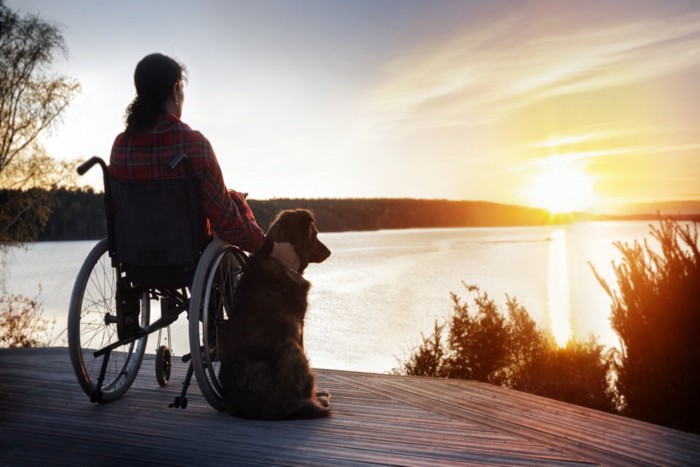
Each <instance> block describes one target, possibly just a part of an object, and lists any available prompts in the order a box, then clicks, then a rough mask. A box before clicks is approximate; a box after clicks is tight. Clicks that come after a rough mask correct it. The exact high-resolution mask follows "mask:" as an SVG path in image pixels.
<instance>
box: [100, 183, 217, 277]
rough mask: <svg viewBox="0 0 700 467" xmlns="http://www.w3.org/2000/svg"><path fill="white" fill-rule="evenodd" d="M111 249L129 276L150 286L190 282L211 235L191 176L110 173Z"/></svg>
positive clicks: (113, 256) (116, 261) (115, 258)
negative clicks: (130, 178) (131, 177)
mask: <svg viewBox="0 0 700 467" xmlns="http://www.w3.org/2000/svg"><path fill="white" fill-rule="evenodd" d="M110 198H111V203H110V204H111V209H110V211H111V222H112V226H111V239H110V240H111V242H110V255H111V256H112V261H113V263H114V264H115V265H117V264H119V265H120V266H121V267H122V268H123V270H124V271H125V272H126V276H127V278H128V279H129V280H130V281H131V282H134V283H138V284H141V285H145V286H147V287H186V286H189V285H191V282H192V277H193V276H194V270H195V268H196V266H197V262H198V260H199V257H200V255H201V254H202V252H203V251H204V248H205V247H206V245H207V243H208V242H209V240H210V239H209V237H208V235H207V229H206V221H205V220H204V218H203V215H202V214H201V207H200V204H199V203H200V199H199V193H198V190H197V189H196V188H195V180H194V177H193V176H192V175H191V174H188V176H187V177H183V178H175V179H167V180H155V181H147V182H124V181H118V180H115V179H113V178H112V179H110Z"/></svg>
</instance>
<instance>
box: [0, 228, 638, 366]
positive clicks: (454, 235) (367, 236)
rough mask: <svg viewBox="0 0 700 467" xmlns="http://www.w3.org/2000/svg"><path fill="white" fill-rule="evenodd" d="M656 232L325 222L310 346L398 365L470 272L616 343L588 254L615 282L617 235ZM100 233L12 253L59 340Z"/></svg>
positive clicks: (357, 360) (570, 330)
mask: <svg viewBox="0 0 700 467" xmlns="http://www.w3.org/2000/svg"><path fill="white" fill-rule="evenodd" d="M645 237H646V238H649V237H650V236H649V223H648V222H591V223H579V224H573V225H568V226H564V227H512V228H459V229H416V230H396V231H389V230H388V231H379V232H344V233H326V234H324V233H322V234H321V239H322V240H323V241H324V242H325V243H326V244H327V245H328V247H329V248H330V249H331V250H332V252H333V254H332V255H331V257H330V258H329V259H328V260H327V261H326V262H324V263H322V264H313V265H310V266H309V268H308V269H307V272H306V277H307V278H308V279H309V280H310V281H311V282H312V284H313V286H312V289H311V292H310V295H309V311H308V313H307V320H306V328H305V331H304V341H305V345H306V351H307V354H308V355H309V358H310V360H311V364H312V365H313V366H315V367H317V368H335V369H344V370H357V371H372V372H386V371H389V370H391V369H392V368H394V367H396V366H397V365H398V360H397V358H398V359H401V360H403V359H405V358H406V357H407V356H408V355H409V350H410V349H411V348H413V347H414V346H416V345H417V344H419V343H420V341H421V333H423V334H425V335H428V334H430V333H431V332H432V329H433V324H434V322H435V320H436V319H437V320H439V321H440V322H442V321H443V320H444V319H446V318H448V317H449V316H450V314H451V312H452V301H451V299H450V292H455V293H456V294H457V295H459V296H460V297H462V299H463V301H467V300H468V301H469V302H470V303H472V298H473V294H469V293H468V292H467V290H466V289H465V288H464V286H463V284H462V281H464V282H465V283H467V284H474V285H477V286H479V287H480V288H481V290H482V291H484V292H486V293H488V294H489V296H490V297H492V298H494V299H495V301H496V303H497V304H498V305H499V306H500V307H501V309H502V311H504V312H505V302H506V294H508V295H509V296H511V297H515V298H517V300H518V302H519V303H521V304H522V305H524V306H525V308H527V310H528V312H529V313H530V314H531V315H532V317H533V318H534V319H535V320H536V321H537V322H538V323H539V324H540V325H541V326H543V327H548V328H550V329H552V330H553V332H554V333H555V336H556V337H557V340H559V341H560V342H565V341H566V340H567V339H568V338H569V337H572V336H573V337H575V338H577V339H587V338H588V337H589V336H591V335H594V336H596V337H597V338H598V339H599V341H600V342H601V343H602V344H605V345H608V346H616V345H618V341H617V336H616V334H615V333H614V332H613V331H612V330H611V329H610V325H609V315H610V299H609V298H608V296H607V295H606V294H605V292H604V291H603V289H602V287H601V286H600V285H599V284H598V282H597V281H596V279H595V277H594V275H593V273H592V271H591V268H590V266H589V264H588V263H589V262H590V263H592V264H593V265H594V266H595V267H596V269H597V270H598V271H599V273H601V275H602V276H604V277H605V278H606V279H607V280H608V282H609V283H611V284H614V283H615V281H614V275H613V272H612V266H611V262H612V261H616V262H619V261H620V257H621V255H620V254H619V252H618V251H617V249H615V248H614V246H613V242H614V241H618V240H619V241H626V242H632V241H633V240H635V239H638V240H641V239H643V238H645ZM95 243H96V242H92V241H90V242H46V243H37V244H34V245H33V246H32V247H31V248H30V249H29V250H27V251H24V250H14V252H13V255H14V259H13V261H12V263H11V265H10V268H9V275H10V276H9V280H8V281H7V288H8V290H9V291H10V292H14V293H24V294H26V295H30V296H36V295H37V294H39V299H40V301H41V302H42V303H43V306H44V316H45V317H46V318H55V319H56V325H55V329H54V335H56V336H57V339H58V341H57V345H65V333H64V334H63V335H60V333H61V332H62V331H63V330H64V329H65V327H66V320H67V308H68V302H69V299H70V293H71V289H72V287H73V281H74V279H75V276H76V275H77V272H78V270H79V269H80V266H81V264H82V262H83V260H84V259H85V257H86V256H87V254H88V252H89V251H90V249H91V248H92V247H93V246H94V244H95ZM156 306H157V304H156ZM156 310H157V308H156ZM171 329H172V332H173V342H172V343H171V346H172V347H173V348H174V350H175V353H176V355H182V354H184V353H187V352H189V349H188V341H187V323H186V319H185V318H184V315H183V316H182V317H181V319H180V320H178V321H177V322H176V323H174V325H173V326H172V328H171ZM156 335H157V334H156ZM156 335H152V336H151V339H150V341H149V344H148V349H149V351H151V352H154V351H155V349H156V347H157V342H156Z"/></svg>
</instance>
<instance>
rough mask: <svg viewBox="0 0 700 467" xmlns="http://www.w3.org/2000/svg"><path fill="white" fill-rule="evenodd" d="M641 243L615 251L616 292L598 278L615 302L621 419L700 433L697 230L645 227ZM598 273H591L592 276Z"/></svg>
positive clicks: (669, 224) (668, 223)
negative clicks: (648, 235)
mask: <svg viewBox="0 0 700 467" xmlns="http://www.w3.org/2000/svg"><path fill="white" fill-rule="evenodd" d="M650 227H651V235H652V237H653V238H654V239H655V240H656V241H657V242H658V244H659V247H658V248H657V249H654V248H651V247H650V246H649V244H648V242H647V241H646V240H645V241H644V242H643V244H642V243H639V242H637V241H635V242H634V243H633V244H632V245H630V244H627V243H620V242H617V243H615V246H616V247H617V249H618V250H619V251H620V252H621V253H622V262H621V263H620V264H614V265H613V267H614V271H615V275H616V278H617V286H618V287H617V290H613V289H612V288H611V287H610V286H609V285H608V284H607V283H606V281H605V280H604V279H602V278H601V277H600V275H599V274H598V273H597V272H596V277H597V278H598V281H599V282H600V283H601V285H602V286H603V287H604V288H605V290H606V292H607V293H608V295H610V297H611V299H612V305H611V311H612V313H611V323H612V327H613V329H614V330H615V332H616V333H617V334H618V335H619V337H620V340H621V349H620V350H619V351H617V352H616V354H615V369H616V373H617V377H616V383H615V384H616V388H617V391H618V393H619V394H620V396H621V401H622V404H623V410H624V412H625V413H626V414H628V415H630V416H632V417H634V418H638V419H641V420H645V421H648V422H652V423H657V424H661V425H666V426H670V427H674V428H679V429H683V430H688V431H695V432H700V398H699V397H698V394H700V252H698V243H697V240H698V230H697V224H695V225H694V227H693V228H692V229H691V226H690V225H686V226H685V227H683V226H682V225H681V224H679V223H678V222H676V221H674V220H670V219H667V220H663V219H661V220H660V226H659V227H655V226H650ZM594 272H595V269H594Z"/></svg>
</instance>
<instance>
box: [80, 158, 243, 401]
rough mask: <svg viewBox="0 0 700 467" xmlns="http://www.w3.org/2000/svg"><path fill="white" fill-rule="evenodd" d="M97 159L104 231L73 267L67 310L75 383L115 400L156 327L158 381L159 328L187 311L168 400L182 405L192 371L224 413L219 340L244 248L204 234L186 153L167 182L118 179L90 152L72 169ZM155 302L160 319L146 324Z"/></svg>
mask: <svg viewBox="0 0 700 467" xmlns="http://www.w3.org/2000/svg"><path fill="white" fill-rule="evenodd" d="M96 164H97V165H100V167H101V168H102V172H103V177H104V187H105V194H104V201H105V212H106V216H107V237H106V238H104V239H102V240H101V241H99V242H98V243H97V245H95V247H94V248H93V249H92V251H91V252H90V253H89V254H88V256H87V258H86V259H85V261H84V263H83V265H82V267H81V269H80V271H79V272H78V275H77V278H76V280H75V285H74V286H73V292H72V294H71V299H70V304H69V311H68V349H69V353H70V358H71V363H72V366H73V369H74V371H75V375H76V377H77V379H78V382H79V383H80V386H81V387H82V389H83V390H84V391H85V393H86V394H87V395H88V396H89V397H90V400H91V402H98V403H103V402H110V401H113V400H116V399H118V398H120V397H121V396H123V395H124V394H125V393H126V391H127V390H128V389H129V387H130V386H131V385H132V383H133V382H134V380H135V379H136V376H137V374H138V372H139V369H140V367H141V362H142V361H143V358H144V353H145V351H146V342H147V340H148V336H149V335H150V334H152V333H154V332H156V331H158V335H159V336H158V340H159V346H158V348H157V353H156V364H155V366H156V379H157V381H158V383H159V384H161V385H165V384H167V383H168V380H169V378H170V368H171V359H172V355H171V352H170V349H169V348H168V346H166V345H160V337H161V332H162V331H163V329H167V332H168V336H169V333H170V325H171V324H172V323H173V322H175V321H176V320H177V319H178V317H179V316H180V315H181V314H182V313H183V312H186V314H187V315H188V321H189V326H188V337H189V346H190V348H189V350H190V352H189V354H186V355H184V356H183V357H182V359H183V361H184V362H185V363H189V366H188V369H187V373H186V376H185V381H184V382H183V387H182V391H181V392H180V395H179V396H178V397H176V398H175V401H174V402H173V403H172V404H170V406H171V407H177V408H183V409H184V408H186V407H187V397H186V394H187V389H188V387H189V386H190V382H191V379H192V376H193V374H194V376H195V377H196V381H197V385H198V386H199V389H200V391H201V393H202V395H203V396H204V398H205V399H206V401H207V402H208V403H209V404H210V405H211V406H212V407H214V408H215V409H217V410H225V409H226V404H225V402H224V395H223V389H222V387H221V384H220V381H219V379H218V371H219V366H220V353H219V346H218V339H219V337H220V335H221V333H222V330H223V328H224V326H225V323H226V320H227V319H228V316H230V314H231V313H232V310H233V306H234V303H235V291H236V287H237V284H238V282H239V280H240V278H241V276H242V274H243V268H244V266H245V263H246V260H247V256H246V254H245V253H244V252H243V251H241V250H240V249H238V248H237V247H235V246H233V245H231V244H229V243H226V242H224V241H222V240H221V239H218V238H212V237H211V236H210V235H209V234H208V232H207V224H206V222H207V221H206V218H205V217H204V216H203V214H202V210H201V203H200V197H199V188H198V184H197V181H196V178H195V177H194V175H193V171H192V167H191V163H190V161H189V159H188V158H187V156H186V155H185V154H178V155H177V156H176V157H175V158H174V159H173V160H172V161H171V162H170V163H169V164H168V167H167V170H169V171H171V172H172V173H173V174H174V176H175V174H178V176H177V178H173V179H167V180H157V181H148V182H122V181H117V180H115V179H113V178H112V177H110V175H109V171H108V168H107V165H106V163H105V162H104V161H103V160H102V159H100V158H99V157H93V158H91V159H90V160H88V161H87V162H85V163H83V164H82V165H81V166H80V167H78V173H79V174H80V175H83V174H84V173H85V172H87V171H88V170H90V169H91V168H92V167H93V166H94V165H96ZM181 164H184V166H185V170H184V176H180V174H182V173H183V170H182V167H180V165H181ZM154 302H158V303H159V304H160V307H159V308H160V316H158V317H157V319H154V320H151V317H152V316H151V311H152V310H151V304H152V303H154ZM154 315H155V313H154ZM153 318H156V316H153ZM167 342H168V343H171V342H170V340H169V338H168V341H167Z"/></svg>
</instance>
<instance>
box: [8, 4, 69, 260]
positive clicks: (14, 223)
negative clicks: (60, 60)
mask: <svg viewBox="0 0 700 467" xmlns="http://www.w3.org/2000/svg"><path fill="white" fill-rule="evenodd" d="M61 54H63V55H65V54H66V47H65V44H64V41H63V36H62V35H61V32H60V30H59V29H58V27H57V26H54V25H52V24H50V23H47V22H46V21H43V20H42V19H41V18H39V17H38V16H36V15H27V16H25V17H20V16H19V15H18V14H17V13H15V12H13V11H12V10H10V9H9V8H7V7H6V6H5V5H4V1H2V0H0V192H1V196H2V202H1V203H0V243H1V244H2V246H4V247H6V246H7V245H8V244H14V243H22V242H26V241H32V240H35V239H36V237H37V235H38V234H39V233H40V232H41V228H42V226H43V224H44V223H45V222H46V220H47V219H48V216H49V214H50V212H51V203H52V199H53V194H54V189H55V187H56V186H58V185H59V184H60V183H62V182H63V183H65V182H69V181H71V180H72V178H71V177H72V168H73V164H69V163H59V162H57V161H55V160H54V159H52V158H51V157H49V156H48V155H46V153H45V151H44V149H43V148H42V147H41V145H39V143H38V141H37V137H38V136H39V134H40V133H42V132H44V131H48V130H51V129H52V128H53V127H55V125H56V123H57V122H58V121H59V119H60V115H61V113H62V112H63V110H64V109H65V108H66V106H67V105H68V103H69V102H70V100H71V99H72V97H73V96H74V95H75V93H76V92H78V89H79V85H78V83H77V82H75V81H73V80H71V79H68V78H66V77H62V76H50V75H49V74H48V69H49V67H50V65H51V63H52V62H53V59H54V57H55V56H56V55H61ZM38 188H43V189H38ZM21 192H24V193H23V194H22V193H21ZM20 194H22V196H19V195H20ZM27 194H30V195H31V196H27Z"/></svg>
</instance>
